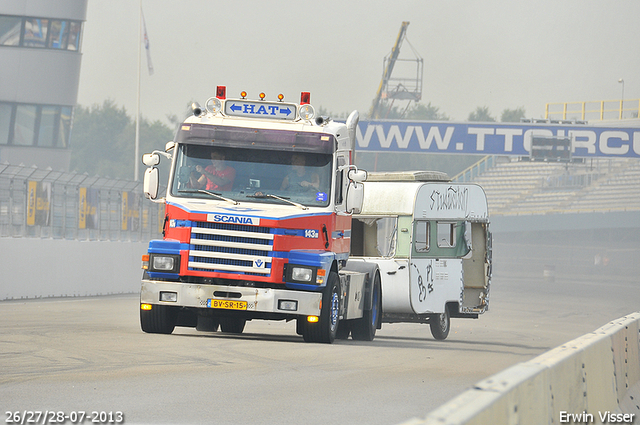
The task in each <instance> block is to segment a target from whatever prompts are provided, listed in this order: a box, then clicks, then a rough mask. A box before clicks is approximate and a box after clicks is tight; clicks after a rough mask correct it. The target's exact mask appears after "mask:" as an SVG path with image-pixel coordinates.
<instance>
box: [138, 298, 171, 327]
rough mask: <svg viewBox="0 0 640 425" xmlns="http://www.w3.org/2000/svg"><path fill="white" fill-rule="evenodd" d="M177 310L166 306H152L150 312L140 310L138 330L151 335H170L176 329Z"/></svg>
mask: <svg viewBox="0 0 640 425" xmlns="http://www.w3.org/2000/svg"><path fill="white" fill-rule="evenodd" d="M177 320H178V310H177V309H176V308H175V307H171V306H166V305H155V304H154V305H152V306H151V310H143V309H140V328H142V331H143V332H146V333H151V334H170V333H171V332H173V330H174V329H175V327H176V322H177Z"/></svg>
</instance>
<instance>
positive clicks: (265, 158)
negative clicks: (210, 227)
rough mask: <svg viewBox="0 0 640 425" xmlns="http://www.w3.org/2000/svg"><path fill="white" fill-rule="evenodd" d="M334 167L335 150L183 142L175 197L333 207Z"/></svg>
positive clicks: (176, 171)
mask: <svg viewBox="0 0 640 425" xmlns="http://www.w3.org/2000/svg"><path fill="white" fill-rule="evenodd" d="M332 169H333V167H332V155H330V154H323V153H305V152H282V151H269V150H257V149H240V148H232V147H220V146H203V145H191V144H179V145H178V149H177V153H176V160H175V170H174V173H173V176H174V178H173V182H172V184H171V195H172V196H176V197H195V198H203V199H206V198H212V197H214V198H215V196H213V195H211V194H215V195H221V196H223V197H225V198H228V199H231V200H233V201H238V202H242V201H245V202H247V201H250V202H264V203H273V204H284V205H296V204H299V205H301V206H318V207H320V206H327V205H329V200H330V187H331V176H332V172H331V171H332ZM207 192H210V193H209V194H208V193H207Z"/></svg>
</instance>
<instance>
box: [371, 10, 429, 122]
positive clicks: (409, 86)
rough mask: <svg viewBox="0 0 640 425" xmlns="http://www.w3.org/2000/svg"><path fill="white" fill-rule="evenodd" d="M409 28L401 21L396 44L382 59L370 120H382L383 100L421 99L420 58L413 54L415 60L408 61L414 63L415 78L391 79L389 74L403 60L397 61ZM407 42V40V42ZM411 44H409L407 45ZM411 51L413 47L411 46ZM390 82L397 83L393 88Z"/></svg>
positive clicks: (421, 61) (407, 23)
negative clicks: (415, 66) (378, 83)
mask: <svg viewBox="0 0 640 425" xmlns="http://www.w3.org/2000/svg"><path fill="white" fill-rule="evenodd" d="M408 26H409V22H408V21H403V22H402V25H401V26H400V32H399V33H398V37H397V39H396V43H395V45H394V46H393V48H392V49H391V53H390V54H389V55H388V56H387V57H385V59H384V67H383V68H384V69H383V73H382V80H381V81H380V85H379V87H378V91H377V93H376V97H375V98H374V100H373V104H372V106H371V111H370V115H371V118H372V119H376V118H384V117H383V116H382V115H383V114H382V111H383V109H384V108H383V106H384V100H385V99H392V104H391V105H393V101H394V100H395V99H403V100H409V101H411V100H413V101H416V102H417V101H419V100H420V98H421V97H422V66H423V60H422V58H421V57H420V56H419V55H418V54H417V53H416V52H415V49H414V54H415V55H416V59H409V60H410V61H416V65H417V72H416V77H415V78H393V79H392V78H391V74H392V73H393V68H394V67H395V65H396V62H397V61H400V60H403V59H398V56H399V55H400V46H402V42H403V41H404V40H405V38H406V35H407V27H408ZM407 42H408V40H407ZM409 44H411V43H409ZM411 47H412V49H413V46H411ZM392 82H394V83H397V85H396V86H395V87H392V84H391V83H392ZM407 106H408V105H407ZM389 109H391V106H389V108H388V109H387V112H386V113H385V114H384V115H385V116H386V115H387V114H388V112H389Z"/></svg>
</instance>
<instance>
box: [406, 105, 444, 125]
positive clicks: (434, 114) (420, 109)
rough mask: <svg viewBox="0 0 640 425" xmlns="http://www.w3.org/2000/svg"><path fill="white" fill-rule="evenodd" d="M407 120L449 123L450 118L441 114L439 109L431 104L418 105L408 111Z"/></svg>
mask: <svg viewBox="0 0 640 425" xmlns="http://www.w3.org/2000/svg"><path fill="white" fill-rule="evenodd" d="M406 118H407V119H409V120H424V121H449V117H448V116H447V115H446V114H444V113H442V112H440V108H439V107H437V106H433V105H431V102H429V103H428V104H426V105H423V104H422V103H416V104H415V105H413V107H412V108H410V109H409V110H408V111H407V114H406Z"/></svg>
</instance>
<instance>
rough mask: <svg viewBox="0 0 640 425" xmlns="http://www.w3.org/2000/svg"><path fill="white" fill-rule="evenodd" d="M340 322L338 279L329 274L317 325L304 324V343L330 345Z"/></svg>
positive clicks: (335, 274)
mask: <svg viewBox="0 0 640 425" xmlns="http://www.w3.org/2000/svg"><path fill="white" fill-rule="evenodd" d="M339 322H340V278H339V277H338V275H337V273H335V272H331V273H329V279H328V280H327V287H326V289H325V292H324V294H323V296H322V311H321V312H320V318H319V320H318V322H317V323H309V322H307V323H305V324H304V325H303V326H302V329H301V330H302V336H303V337H304V340H305V341H306V342H322V343H325V344H332V343H333V341H334V340H335V339H336V334H337V333H338V325H339Z"/></svg>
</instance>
